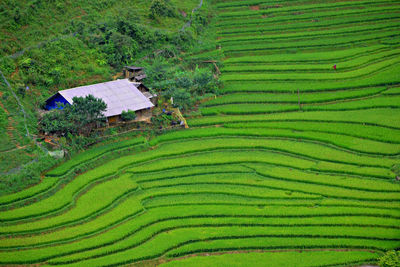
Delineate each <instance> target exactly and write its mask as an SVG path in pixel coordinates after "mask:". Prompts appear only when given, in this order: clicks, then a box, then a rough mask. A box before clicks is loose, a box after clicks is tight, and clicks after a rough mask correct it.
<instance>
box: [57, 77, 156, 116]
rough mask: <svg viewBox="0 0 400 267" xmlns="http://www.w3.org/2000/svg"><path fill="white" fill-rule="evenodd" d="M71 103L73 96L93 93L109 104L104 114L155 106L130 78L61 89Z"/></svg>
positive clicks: (61, 93)
mask: <svg viewBox="0 0 400 267" xmlns="http://www.w3.org/2000/svg"><path fill="white" fill-rule="evenodd" d="M59 93H60V95H62V96H63V97H64V98H65V99H66V100H67V101H68V102H69V103H70V104H71V105H72V103H73V101H72V98H74V97H75V96H77V97H85V96H88V95H93V96H94V97H97V98H101V99H103V101H104V102H105V103H106V104H107V110H106V111H105V112H104V116H106V117H110V116H115V115H119V114H121V113H122V111H124V110H125V111H128V110H133V111H136V110H141V109H146V108H151V107H154V105H153V104H152V103H151V102H150V100H149V99H148V98H147V97H145V96H144V95H143V94H142V93H141V92H140V91H139V90H138V89H137V88H136V86H135V85H134V84H133V83H131V82H130V81H129V80H128V79H123V80H116V81H111V82H105V83H98V84H92V85H86V86H81V87H76V88H71V89H67V90H62V91H59Z"/></svg>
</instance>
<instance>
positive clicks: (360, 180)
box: [0, 0, 400, 267]
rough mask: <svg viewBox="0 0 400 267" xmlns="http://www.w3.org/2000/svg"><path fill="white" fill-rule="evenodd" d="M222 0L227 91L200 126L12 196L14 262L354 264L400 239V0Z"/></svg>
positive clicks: (102, 153) (2, 226)
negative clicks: (83, 171)
mask: <svg viewBox="0 0 400 267" xmlns="http://www.w3.org/2000/svg"><path fill="white" fill-rule="evenodd" d="M214 2H215V3H214V5H215V7H216V10H217V13H218V17H217V21H216V22H215V23H216V25H215V26H216V28H217V32H218V42H219V44H220V45H221V51H222V52H223V53H224V55H225V59H224V60H223V68H222V69H221V71H222V75H221V80H222V81H224V87H223V88H222V89H221V90H222V95H220V96H218V97H216V98H215V99H213V100H210V101H208V102H205V103H202V104H201V106H200V108H199V109H200V112H201V114H202V116H198V117H193V118H189V119H188V123H189V126H190V128H191V129H189V130H182V131H175V132H169V133H166V134H163V135H160V136H158V137H156V138H153V139H152V140H149V141H148V143H146V140H144V139H141V138H138V139H133V140H127V141H124V142H121V143H118V144H110V145H107V146H104V147H99V148H95V149H92V150H89V151H86V152H84V153H82V154H80V155H78V156H75V157H73V158H72V159H71V160H69V161H67V162H65V163H63V164H61V165H59V166H57V167H55V168H54V169H52V170H51V171H49V172H48V173H47V174H46V177H45V178H44V179H43V181H42V182H41V183H40V184H38V185H36V186H33V187H31V188H29V189H26V190H24V191H21V192H18V193H15V194H11V195H7V196H2V197H1V198H0V210H1V212H0V264H3V265H12V264H40V265H42V264H43V265H63V266H64V265H65V266H120V265H124V264H131V263H136V264H138V265H143V264H148V265H149V266H152V265H158V264H160V265H161V266H166V267H167V266H168V267H170V266H207V265H209V266H348V265H362V264H366V263H371V264H374V263H377V259H378V258H379V257H380V256H381V255H382V253H383V252H385V251H387V250H392V249H396V248H399V247H400V184H399V182H398V181H397V179H398V177H400V173H398V170H399V166H400V57H399V55H400V50H399V49H400V48H399V47H400V42H399V41H400V34H399V32H398V28H399V27H400V2H399V1H393V0H379V1H376V0H374V1H371V0H363V1H345V0H324V1H322V0H317V1H308V0H293V1H280V0H279V1H263V0H241V1H227V0H223V1H222V0H220V1H214ZM210 53H213V52H212V51H205V52H204V54H205V55H208V54H210ZM196 56H197V57H198V58H201V56H202V55H201V54H199V55H196ZM335 64H336V66H337V68H336V70H335V69H333V65H335ZM138 146H140V147H141V150H142V151H141V152H139V150H134V149H133V148H135V147H138ZM146 146H149V147H150V148H151V149H143V148H144V147H146ZM122 150H124V151H125V150H127V151H130V152H129V153H126V154H124V156H121V157H119V158H117V159H115V160H111V161H105V163H104V164H102V165H101V166H99V167H96V168H93V169H91V170H89V171H87V172H85V173H81V174H78V175H75V173H79V171H77V170H79V169H80V167H81V166H82V165H83V164H88V163H90V162H95V161H96V160H98V159H99V158H101V157H106V156H107V155H108V154H110V153H115V152H116V151H122ZM72 176H73V177H74V178H73V179H71V177H72Z"/></svg>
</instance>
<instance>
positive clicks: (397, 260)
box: [379, 250, 400, 267]
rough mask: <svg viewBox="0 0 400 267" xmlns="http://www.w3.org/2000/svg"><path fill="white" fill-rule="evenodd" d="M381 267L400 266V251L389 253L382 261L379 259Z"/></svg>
mask: <svg viewBox="0 0 400 267" xmlns="http://www.w3.org/2000/svg"><path fill="white" fill-rule="evenodd" d="M379 266H380V267H397V266H400V251H395V250H391V251H387V252H386V253H385V254H384V255H383V256H382V257H381V258H380V259H379Z"/></svg>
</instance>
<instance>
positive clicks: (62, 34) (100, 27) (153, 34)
mask: <svg viewBox="0 0 400 267" xmlns="http://www.w3.org/2000/svg"><path fill="white" fill-rule="evenodd" d="M168 3H169V5H170V6H172V7H176V6H177V4H178V3H179V9H177V10H176V11H177V13H176V14H175V16H173V17H163V18H162V19H152V18H150V13H151V4H152V2H151V1H145V0H139V1H129V3H125V2H121V1H103V0H95V1H90V2H88V1H81V0H79V1H75V2H74V3H73V5H72V4H71V3H70V2H69V1H47V0H43V1H42V0H40V1H33V2H32V1H31V2H29V3H26V2H24V1H20V0H7V1H2V2H1V3H0V70H1V71H2V72H3V73H4V75H5V77H6V79H7V80H8V81H9V82H10V84H11V88H8V86H7V85H6V83H5V81H3V79H2V78H0V117H1V118H3V119H2V123H1V124H0V137H1V138H0V139H1V141H0V147H1V149H0V151H1V152H0V169H1V172H0V175H12V176H13V177H14V178H12V180H15V181H17V184H19V185H20V186H22V187H26V186H28V185H31V184H33V183H35V182H37V181H39V179H40V172H43V171H44V170H45V169H44V166H48V164H47V163H46V162H41V163H37V160H38V159H39V158H43V150H42V149H39V148H38V147H37V146H36V145H35V141H36V140H35V138H28V136H27V134H26V130H27V129H28V130H29V132H30V134H31V136H34V135H37V134H38V127H37V126H38V124H39V122H38V120H39V119H38V118H39V116H38V112H37V111H38V109H39V108H42V107H43V103H44V101H45V100H46V99H47V98H48V97H50V96H52V95H53V94H54V93H55V92H57V91H58V90H63V89H68V88H73V87H78V86H82V85H87V84H93V83H99V82H105V81H109V80H112V79H116V78H120V77H121V74H120V72H121V68H122V66H123V65H126V64H135V61H137V60H139V59H141V58H146V57H150V58H151V57H152V55H153V54H157V53H158V52H157V51H170V50H171V51H173V52H174V55H175V56H178V54H179V53H181V52H182V51H184V50H185V49H191V48H192V47H193V45H194V42H195V39H196V38H198V36H199V34H200V33H201V32H200V31H199V29H200V27H204V26H201V25H200V24H199V23H197V21H200V20H197V19H196V20H193V21H196V23H192V27H188V28H186V30H185V31H181V29H182V26H183V25H184V24H185V23H187V21H188V20H190V19H192V15H190V16H186V15H185V16H184V15H183V14H190V12H191V10H192V9H193V8H195V7H196V6H197V5H198V1H197V0H185V1H177V0H171V1H168ZM200 13H201V14H200ZM200 13H199V14H196V15H194V14H193V17H196V18H197V17H200V18H206V19H207V22H208V21H209V19H208V15H209V11H208V9H205V10H204V11H202V12H200ZM160 55H161V56H166V57H168V52H165V53H160ZM174 65H176V64H175V63H174ZM116 73H117V74H116ZM12 91H13V92H15V93H16V96H17V97H18V99H16V98H15V97H14V96H13V94H12ZM20 104H21V105H22V106H20ZM21 107H22V108H23V109H24V111H25V112H22V109H21ZM25 124H26V125H25ZM75 132H76V131H75ZM62 141H63V140H62ZM93 142H94V140H84V139H83V138H81V137H78V138H76V137H73V136H71V138H70V141H68V142H65V141H64V142H63V143H64V147H68V148H69V149H72V150H75V149H78V150H79V149H81V148H82V147H85V146H87V145H88V144H90V143H93ZM29 166H36V167H35V168H34V169H35V171H34V173H36V174H35V178H34V179H33V178H32V179H21V177H22V176H23V175H22V173H27V172H31V170H28V168H30V167H29ZM39 166H40V167H39ZM20 172H22V173H21V174H20ZM29 176H30V175H29ZM16 177H19V178H16ZM10 179H11V178H10ZM18 179H20V180H19V181H18ZM22 180H23V181H22ZM13 188H14V189H13V190H15V189H17V188H18V187H13Z"/></svg>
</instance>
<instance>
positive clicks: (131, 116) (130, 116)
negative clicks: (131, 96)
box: [121, 110, 136, 121]
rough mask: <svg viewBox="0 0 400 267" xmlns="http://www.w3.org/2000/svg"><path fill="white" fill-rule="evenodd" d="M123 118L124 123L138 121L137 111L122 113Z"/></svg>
mask: <svg viewBox="0 0 400 267" xmlns="http://www.w3.org/2000/svg"><path fill="white" fill-rule="evenodd" d="M121 118H122V120H123V121H133V120H134V119H136V113H135V111H132V110H128V111H125V110H124V111H122V113H121Z"/></svg>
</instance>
